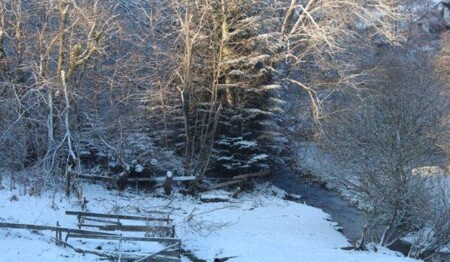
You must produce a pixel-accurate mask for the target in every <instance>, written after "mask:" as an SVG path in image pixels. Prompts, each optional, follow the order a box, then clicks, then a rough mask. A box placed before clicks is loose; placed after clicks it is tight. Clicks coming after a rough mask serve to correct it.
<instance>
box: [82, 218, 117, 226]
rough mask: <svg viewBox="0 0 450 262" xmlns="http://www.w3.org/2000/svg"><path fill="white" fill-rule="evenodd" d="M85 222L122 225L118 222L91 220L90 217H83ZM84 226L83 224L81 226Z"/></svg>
mask: <svg viewBox="0 0 450 262" xmlns="http://www.w3.org/2000/svg"><path fill="white" fill-rule="evenodd" d="M83 220H84V221H93V222H100V223H110V224H114V225H120V223H119V222H117V221H111V220H103V219H95V218H89V217H83ZM81 225H83V224H81Z"/></svg>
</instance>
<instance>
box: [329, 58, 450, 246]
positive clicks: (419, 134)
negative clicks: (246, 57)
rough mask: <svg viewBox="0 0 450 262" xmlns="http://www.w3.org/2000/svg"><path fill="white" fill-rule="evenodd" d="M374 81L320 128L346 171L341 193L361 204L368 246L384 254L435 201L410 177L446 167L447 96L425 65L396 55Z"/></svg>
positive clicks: (424, 184) (420, 224) (423, 181)
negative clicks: (419, 169)
mask: <svg viewBox="0 0 450 262" xmlns="http://www.w3.org/2000/svg"><path fill="white" fill-rule="evenodd" d="M394 52H395V53H396V58H395V60H394V58H393V53H394ZM400 54H402V59H398V57H399V55H400ZM372 77H373V78H372V79H371V80H369V79H368V80H369V81H368V82H367V84H366V85H364V86H361V88H362V89H361V91H360V92H354V93H353V94H347V95H345V96H343V98H341V101H340V102H341V107H340V111H341V113H338V114H336V115H334V116H333V117H330V118H329V120H328V121H329V122H327V123H326V125H325V134H326V142H325V143H326V144H325V145H326V146H327V147H328V149H330V151H331V152H332V154H333V156H334V158H335V159H336V160H337V161H338V163H339V164H340V165H341V166H342V167H344V168H345V169H346V170H350V171H349V174H347V175H342V177H340V178H339V179H341V182H342V186H344V187H346V188H348V189H349V190H350V192H352V193H353V194H355V195H356V196H358V197H359V198H360V199H362V201H363V202H364V203H365V204H367V206H366V208H365V211H366V214H367V219H368V229H369V234H370V236H371V240H372V241H377V242H378V243H379V244H380V245H383V246H390V245H391V244H392V243H394V242H395V241H396V240H397V239H399V238H401V237H403V236H405V235H407V234H409V233H412V232H416V230H418V229H422V228H426V226H427V223H428V222H429V221H431V219H430V218H429V217H427V216H426V215H424V214H423V213H424V210H429V209H430V210H431V209H434V208H436V206H435V205H434V204H433V202H434V201H440V200H438V199H436V198H435V197H434V196H432V193H430V192H436V190H437V189H436V188H433V186H432V185H433V184H432V183H429V182H428V180H429V179H430V178H429V177H421V176H418V175H416V174H414V172H413V170H414V169H415V168H417V167H421V166H426V165H444V164H445V162H446V161H447V159H448V158H447V156H446V154H445V151H443V150H442V148H441V147H440V146H439V145H438V141H440V140H441V139H442V138H444V137H446V136H448V113H449V111H448V110H449V104H448V96H447V95H448V93H447V95H445V96H443V91H444V90H445V89H446V88H447V87H446V86H445V85H444V83H443V82H441V81H439V79H438V78H437V77H436V75H435V73H434V71H433V67H432V65H431V64H430V63H429V62H427V59H426V58H423V57H422V58H420V56H418V55H417V54H414V55H413V54H411V53H408V52H405V51H402V50H400V49H394V51H391V52H388V53H387V54H386V57H384V58H383V59H381V61H380V63H379V64H378V67H377V69H376V70H374V71H373V76H372ZM442 200H443V201H444V202H448V198H442ZM437 208H438V207H437ZM429 213H431V211H430V212H429ZM436 218H437V217H436ZM436 234H440V233H439V232H436Z"/></svg>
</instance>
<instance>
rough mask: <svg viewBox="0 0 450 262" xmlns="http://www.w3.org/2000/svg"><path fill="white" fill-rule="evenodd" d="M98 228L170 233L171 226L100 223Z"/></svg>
mask: <svg viewBox="0 0 450 262" xmlns="http://www.w3.org/2000/svg"><path fill="white" fill-rule="evenodd" d="M98 229H100V230H105V231H115V230H121V231H134V232H152V231H155V232H166V233H171V232H172V227H170V226H141V225H102V226H98Z"/></svg>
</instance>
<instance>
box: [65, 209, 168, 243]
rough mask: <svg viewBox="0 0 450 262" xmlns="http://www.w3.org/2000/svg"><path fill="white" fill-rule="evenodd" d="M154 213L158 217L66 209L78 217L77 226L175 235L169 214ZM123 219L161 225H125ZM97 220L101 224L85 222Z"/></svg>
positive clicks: (69, 213) (68, 212)
mask: <svg viewBox="0 0 450 262" xmlns="http://www.w3.org/2000/svg"><path fill="white" fill-rule="evenodd" d="M152 213H153V214H154V215H160V217H142V216H131V215H119V214H102V213H92V212H79V211H66V215H73V216H76V217H77V219H78V224H77V226H78V228H80V229H81V227H94V228H98V229H99V230H104V231H134V232H145V233H147V234H149V233H152V234H153V235H163V236H167V237H172V238H173V237H175V226H174V225H172V222H173V220H172V219H171V218H170V215H169V214H167V213H164V212H152ZM123 220H134V221H143V222H147V223H149V222H158V223H162V224H163V225H126V224H123V223H122V222H123ZM86 221H90V222H99V223H103V224H94V223H87V222H86Z"/></svg>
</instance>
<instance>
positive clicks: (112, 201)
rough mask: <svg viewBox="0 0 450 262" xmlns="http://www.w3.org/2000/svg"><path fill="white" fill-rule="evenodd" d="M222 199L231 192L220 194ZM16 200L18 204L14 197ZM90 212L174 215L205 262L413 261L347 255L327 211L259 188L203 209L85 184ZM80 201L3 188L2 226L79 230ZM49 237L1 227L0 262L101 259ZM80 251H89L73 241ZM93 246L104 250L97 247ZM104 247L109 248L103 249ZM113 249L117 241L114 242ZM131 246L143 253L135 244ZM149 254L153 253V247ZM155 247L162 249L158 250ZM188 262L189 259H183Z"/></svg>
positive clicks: (187, 244)
mask: <svg viewBox="0 0 450 262" xmlns="http://www.w3.org/2000/svg"><path fill="white" fill-rule="evenodd" d="M216 193H217V194H220V193H222V194H224V193H225V192H216ZM13 195H15V196H17V198H18V200H12V196H13ZM84 195H85V196H86V197H87V199H88V200H89V204H88V208H89V211H93V212H105V213H111V212H120V213H123V214H134V215H141V216H142V215H145V214H146V212H147V211H152V210H160V211H168V212H170V213H171V214H172V215H171V216H172V218H173V219H174V223H175V225H176V229H177V235H178V237H180V238H181V239H182V241H183V242H182V243H183V244H182V246H183V249H185V250H190V251H192V253H193V254H194V255H195V256H196V257H198V258H200V259H204V260H206V261H213V259H214V258H216V257H229V256H236V257H235V258H233V259H230V260H229V261H230V262H239V261H241V262H251V261H258V262H261V261H311V262H313V261H329V260H330V259H332V260H333V261H335V262H338V261H342V262H348V261H361V262H362V261H369V262H370V261H380V262H389V261H415V260H412V259H408V258H404V257H402V256H401V255H399V254H397V253H394V252H392V251H389V250H379V251H378V252H376V253H375V252H355V251H344V250H342V249H341V247H345V246H348V245H349V244H348V242H347V240H346V239H345V237H344V236H343V235H342V234H341V233H339V232H337V231H336V230H335V229H334V225H335V223H333V222H329V221H327V218H328V215H327V214H325V213H324V212H323V211H322V210H320V209H317V208H313V207H309V206H306V205H303V204H299V203H295V202H290V201H285V200H283V199H282V195H283V192H282V191H280V190H278V189H276V188H274V187H273V186H271V185H269V184H267V185H260V186H258V187H257V190H256V191H255V192H253V193H246V194H243V195H241V196H240V198H238V199H237V200H233V201H231V202H228V203H207V204H206V203H201V202H200V201H199V200H198V199H197V198H192V197H189V196H183V195H180V194H176V195H175V196H173V197H170V198H164V197H153V196H152V195H150V194H142V193H141V195H137V194H135V193H134V192H125V193H120V192H116V191H107V190H105V189H104V187H103V186H100V185H86V186H85V193H84ZM74 202H75V201H74V199H68V198H66V197H65V196H62V195H61V194H59V193H56V194H48V193H47V194H44V195H43V196H41V197H30V196H21V195H19V192H18V191H9V190H6V189H3V190H0V212H1V213H0V221H1V222H16V223H33V224H39V225H51V226H54V225H56V222H57V221H59V223H60V224H61V225H62V226H64V227H74V228H75V227H76V219H75V218H74V217H70V216H67V215H65V214H64V212H65V211H66V210H79V206H76V205H74ZM52 236H53V235H52V234H51V233H46V232H42V233H40V232H30V231H26V230H10V229H0V250H1V253H2V256H1V257H0V261H37V260H41V259H44V258H45V260H46V261H97V260H98V257H96V256H93V255H86V256H82V255H81V254H77V253H75V252H73V251H72V250H70V249H64V248H62V247H56V246H55V245H54V243H52V241H51V237H52ZM71 241H72V242H71V244H73V245H75V246H80V247H83V246H86V245H89V243H84V242H81V241H77V240H71ZM95 245H100V246H101V245H102V243H98V242H96V243H95ZM105 245H106V244H105ZM109 245H111V243H110V244H109ZM133 248H135V249H136V248H137V249H139V248H142V247H141V246H139V245H134V246H133ZM146 248H149V247H148V246H147V247H146ZM155 248H157V247H155ZM183 261H190V260H189V259H188V258H183Z"/></svg>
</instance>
